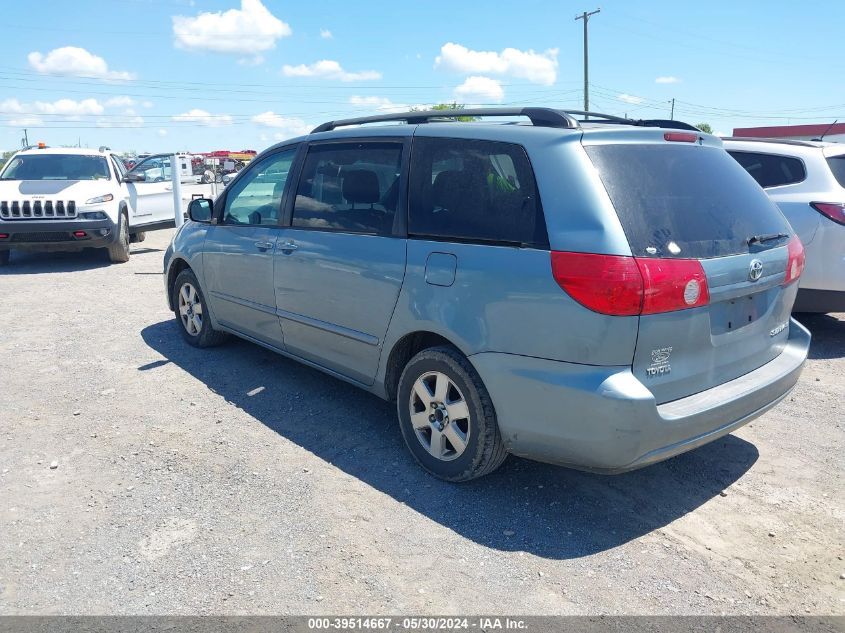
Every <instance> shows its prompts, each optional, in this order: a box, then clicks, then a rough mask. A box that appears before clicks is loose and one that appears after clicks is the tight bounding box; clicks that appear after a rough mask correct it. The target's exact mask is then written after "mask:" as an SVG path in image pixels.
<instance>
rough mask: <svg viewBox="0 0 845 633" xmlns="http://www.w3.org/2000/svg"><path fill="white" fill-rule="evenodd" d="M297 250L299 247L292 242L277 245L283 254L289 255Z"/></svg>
mask: <svg viewBox="0 0 845 633" xmlns="http://www.w3.org/2000/svg"><path fill="white" fill-rule="evenodd" d="M297 248H299V247H298V246H297V245H296V244H295V243H293V242H284V243H283V244H279V250H280V251H282V252H284V253H291V252H293V251H295V250H296V249H297Z"/></svg>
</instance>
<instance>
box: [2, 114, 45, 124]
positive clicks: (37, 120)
mask: <svg viewBox="0 0 845 633" xmlns="http://www.w3.org/2000/svg"><path fill="white" fill-rule="evenodd" d="M6 125H8V126H10V127H36V126H38V125H44V121H43V120H42V119H41V117H37V116H33V115H24V116H22V117H20V118H17V119H10V120H9V121H6Z"/></svg>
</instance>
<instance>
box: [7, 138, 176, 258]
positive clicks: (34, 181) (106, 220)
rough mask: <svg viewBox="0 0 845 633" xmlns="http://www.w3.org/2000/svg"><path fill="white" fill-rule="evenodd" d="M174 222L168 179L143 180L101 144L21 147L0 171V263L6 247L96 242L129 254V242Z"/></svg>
mask: <svg viewBox="0 0 845 633" xmlns="http://www.w3.org/2000/svg"><path fill="white" fill-rule="evenodd" d="M174 224H175V221H174V210H173V194H172V183H171V182H169V181H165V182H145V181H143V180H142V179H141V178H140V177H138V176H135V175H133V174H132V173H131V172H130V173H129V174H128V175H127V172H126V169H125V167H124V166H123V162H122V161H121V160H120V158H119V157H117V156H116V155H115V154H113V153H112V152H111V151H109V150H108V149H106V148H101V149H100V150H89V149H79V148H48V147H43V146H39V147H38V148H35V149H25V150H22V151H20V152H18V153H16V154H15V155H14V156H12V157H11V158H10V159H9V161H8V162H7V163H6V166H5V167H4V168H3V171H2V172H0V266H2V265H6V264H8V263H9V260H10V253H11V251H12V250H13V249H14V250H26V251H55V250H81V249H83V248H102V249H106V250H108V254H109V259H110V260H111V261H112V262H125V261H127V260H128V259H129V243H130V242H131V241H141V240H143V239H144V234H145V232H146V231H149V230H154V229H161V228H167V227H168V226H169V227H172V226H173V225H174Z"/></svg>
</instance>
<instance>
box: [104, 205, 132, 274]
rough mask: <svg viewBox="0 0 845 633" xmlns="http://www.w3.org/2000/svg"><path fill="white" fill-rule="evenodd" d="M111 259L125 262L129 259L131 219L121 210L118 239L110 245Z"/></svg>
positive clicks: (118, 222)
mask: <svg viewBox="0 0 845 633" xmlns="http://www.w3.org/2000/svg"><path fill="white" fill-rule="evenodd" d="M108 252H109V261H111V263H112V264H124V263H126V262H128V261H129V220H128V219H127V217H126V213H124V212H121V213H120V217H119V218H118V221H117V241H116V242H115V243H114V244H112V245H110V246H109V247H108Z"/></svg>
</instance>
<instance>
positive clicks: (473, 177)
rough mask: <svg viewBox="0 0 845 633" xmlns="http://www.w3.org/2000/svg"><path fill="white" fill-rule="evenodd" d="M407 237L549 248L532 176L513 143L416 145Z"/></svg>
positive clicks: (431, 141)
mask: <svg viewBox="0 0 845 633" xmlns="http://www.w3.org/2000/svg"><path fill="white" fill-rule="evenodd" d="M410 194H411V195H410V205H409V217H408V234H409V235H411V236H417V237H425V238H434V239H445V240H456V241H468V242H480V243H498V244H506V245H507V244H513V245H517V246H537V247H540V248H545V247H547V246H548V237H547V236H546V226H545V222H544V219H543V214H542V209H541V207H540V199H539V196H538V193H537V185H536V182H535V181H534V172H533V171H532V169H531V164H530V162H529V160H528V155H527V154H526V153H525V149H524V148H523V147H522V146H520V145H515V144H512V143H501V142H496V141H479V140H468V139H454V138H425V137H418V138H415V139H414V145H413V149H412V151H411V187H410Z"/></svg>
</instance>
